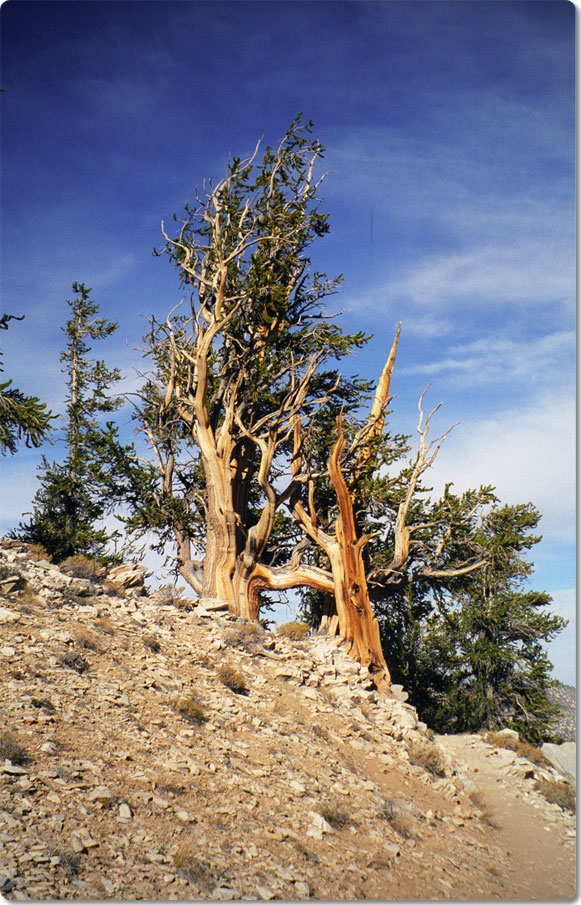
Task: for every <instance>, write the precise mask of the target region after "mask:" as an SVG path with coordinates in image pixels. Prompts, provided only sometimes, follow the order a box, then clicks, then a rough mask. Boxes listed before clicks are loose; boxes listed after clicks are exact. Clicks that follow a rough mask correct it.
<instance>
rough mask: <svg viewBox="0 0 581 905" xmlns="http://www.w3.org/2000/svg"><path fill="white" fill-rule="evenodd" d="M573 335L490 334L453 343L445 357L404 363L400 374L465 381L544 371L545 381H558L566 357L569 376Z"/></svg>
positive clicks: (571, 332) (522, 377) (524, 377)
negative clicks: (520, 337) (519, 336)
mask: <svg viewBox="0 0 581 905" xmlns="http://www.w3.org/2000/svg"><path fill="white" fill-rule="evenodd" d="M575 338H576V337H575V331H574V330H559V331H556V332H555V333H550V334H546V335H544V336H540V337H537V338H535V339H527V340H526V341H521V342H518V341H516V340H514V339H512V338H511V337H507V336H504V337H498V336H497V335H494V334H493V335H490V336H487V337H482V338H480V339H477V340H474V341H473V342H469V343H458V344H456V345H453V346H451V347H450V348H449V350H448V355H447V356H446V357H445V358H442V359H439V360H435V361H430V362H421V363H416V364H413V365H409V366H407V367H405V366H404V367H402V368H401V369H400V374H401V376H411V375H415V374H421V375H424V376H430V377H436V376H437V377H440V378H441V377H445V378H448V379H451V380H454V381H455V380H460V379H461V380H462V382H463V384H464V385H466V383H468V384H470V385H477V384H482V383H490V382H491V381H495V383H496V384H498V383H504V382H511V383H514V382H515V381H518V380H523V381H527V382H528V381H530V377H531V374H534V373H537V374H538V373H543V375H544V380H545V382H554V381H559V380H560V379H561V375H562V366H563V362H566V361H569V363H570V371H571V378H572V374H573V360H574V354H575ZM552 378H554V380H553V381H552Z"/></svg>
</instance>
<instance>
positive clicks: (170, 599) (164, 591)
mask: <svg viewBox="0 0 581 905" xmlns="http://www.w3.org/2000/svg"><path fill="white" fill-rule="evenodd" d="M184 591H185V588H176V587H174V585H172V584H164V585H160V587H159V588H158V589H157V591H156V592H155V594H153V595H152V596H153V598H154V600H155V601H157V602H158V603H160V604H161V605H162V606H175V607H177V609H178V610H193V609H194V603H193V601H192V600H190V599H189V598H188V597H184V596H183V595H184Z"/></svg>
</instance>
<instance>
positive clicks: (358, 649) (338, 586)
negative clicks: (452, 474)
mask: <svg viewBox="0 0 581 905" xmlns="http://www.w3.org/2000/svg"><path fill="white" fill-rule="evenodd" d="M344 445H345V439H344V436H343V428H342V424H341V417H340V416H339V418H338V419H337V441H336V443H335V446H334V448H333V451H332V453H331V455H330V457H329V475H330V478H331V481H332V483H333V487H334V489H335V493H336V495H337V501H338V504H339V514H338V516H337V519H336V522H335V536H336V538H337V542H336V544H332V545H331V546H330V547H329V549H328V550H327V555H328V556H329V559H330V561H331V570H332V573H333V579H334V584H335V604H336V607H337V615H338V617H339V634H340V636H341V638H342V639H344V640H345V641H346V642H347V643H348V644H349V653H350V654H351V656H352V657H353V658H354V659H356V660H358V661H359V662H360V663H361V665H362V666H366V667H367V668H368V669H369V672H370V673H371V675H372V676H373V679H374V681H375V684H376V685H377V687H378V688H379V689H380V690H386V689H387V688H389V686H390V685H391V677H390V674H389V669H388V667H387V663H386V662H385V657H384V656H383V649H382V647H381V638H380V632H379V623H378V621H377V619H376V618H375V615H374V613H373V610H372V608H371V603H370V600H369V591H368V587H367V577H366V575H365V563H364V561H363V548H364V547H365V544H366V543H367V541H368V539H369V538H368V537H366V536H365V535H363V536H362V537H361V538H358V537H357V531H356V527H355V516H354V514H353V502H352V500H351V496H350V494H349V489H348V487H347V484H346V483H345V479H344V477H343V473H342V471H341V467H340V464H339V462H340V456H341V452H342V450H343V447H344Z"/></svg>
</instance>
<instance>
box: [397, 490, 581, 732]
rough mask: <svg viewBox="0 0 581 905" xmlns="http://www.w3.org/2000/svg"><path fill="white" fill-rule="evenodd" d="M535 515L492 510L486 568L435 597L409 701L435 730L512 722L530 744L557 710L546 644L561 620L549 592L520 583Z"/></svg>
mask: <svg viewBox="0 0 581 905" xmlns="http://www.w3.org/2000/svg"><path fill="white" fill-rule="evenodd" d="M539 520H540V513H539V512H538V510H536V509H535V507H534V506H532V505H531V504H530V503H528V504H521V505H517V506H501V507H497V508H494V509H492V510H491V511H490V512H489V513H488V515H487V516H486V517H485V518H484V519H483V521H482V524H481V526H480V528H479V530H478V533H479V535H480V542H481V543H482V545H483V546H485V547H486V548H487V551H488V563H487V566H486V567H485V568H484V569H483V570H482V571H481V572H480V573H479V574H478V575H476V576H475V577H474V579H473V580H471V581H468V582H466V585H465V587H464V589H463V590H462V591H461V592H459V593H458V594H456V595H450V596H449V597H448V599H447V600H444V599H441V601H440V603H441V606H440V610H439V615H438V616H434V617H433V618H432V619H431V620H430V621H429V622H428V623H427V624H426V627H425V634H424V637H423V644H422V648H421V652H420V654H419V660H420V662H419V666H418V667H417V673H419V676H418V675H417V674H416V681H417V682H418V685H419V687H418V694H417V697H418V700H415V701H414V703H416V705H417V706H418V708H419V710H420V712H421V713H422V717H423V718H424V719H425V720H426V721H427V722H428V724H429V725H432V726H433V727H434V728H436V729H438V730H440V731H453V732H462V731H474V730H477V729H481V728H486V729H497V728H500V727H503V726H510V727H512V728H514V729H516V730H517V731H518V732H519V733H520V734H521V735H522V736H523V737H524V738H526V739H528V740H529V741H531V742H533V743H535V744H537V743H539V742H541V741H546V740H547V739H549V738H550V737H551V722H552V719H553V718H554V716H555V715H556V708H555V706H554V705H553V704H551V703H550V702H549V700H548V697H547V690H548V689H549V688H550V686H551V685H552V684H553V680H552V679H551V677H550V671H551V663H550V661H549V659H548V656H547V653H546V650H545V647H544V645H545V644H546V643H547V642H548V641H550V640H551V639H552V638H553V637H554V636H555V635H556V634H558V633H559V632H560V631H562V629H563V628H564V627H565V625H566V621H565V620H564V619H562V618H561V617H560V616H556V615H554V614H552V613H550V612H549V611H548V610H547V606H548V604H549V603H550V602H551V598H550V596H549V595H548V594H545V593H543V592H539V591H531V590H526V589H525V588H524V587H523V585H524V582H525V580H526V579H527V578H528V576H529V575H530V574H531V573H532V571H533V566H532V564H531V563H530V562H529V561H528V560H527V559H526V558H525V556H524V554H525V551H526V550H529V549H530V548H531V547H532V546H533V545H534V544H536V543H537V542H538V541H539V540H540V537H538V536H534V535H532V534H531V533H530V532H531V531H533V530H534V529H535V528H536V526H537V524H538V522H539ZM422 685H423V688H422ZM422 692H423V694H422ZM422 697H423V700H419V699H421V698H422Z"/></svg>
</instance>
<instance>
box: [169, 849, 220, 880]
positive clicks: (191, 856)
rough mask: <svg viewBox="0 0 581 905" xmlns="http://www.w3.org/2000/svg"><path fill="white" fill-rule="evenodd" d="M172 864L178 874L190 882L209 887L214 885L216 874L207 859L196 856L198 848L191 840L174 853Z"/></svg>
mask: <svg viewBox="0 0 581 905" xmlns="http://www.w3.org/2000/svg"><path fill="white" fill-rule="evenodd" d="M174 866H175V868H176V870H177V872H178V874H179V875H180V876H181V877H183V878H184V879H185V880H188V881H189V882H190V883H195V884H196V885H197V886H201V887H204V888H205V889H211V888H213V887H214V886H215V885H216V874H215V872H214V869H213V868H212V866H211V865H210V864H208V862H207V861H202V860H201V859H200V858H199V857H198V849H197V848H196V847H195V846H194V844H193V843H191V842H185V843H184V844H183V845H181V846H180V847H179V849H178V850H177V852H176V853H175V855H174Z"/></svg>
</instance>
